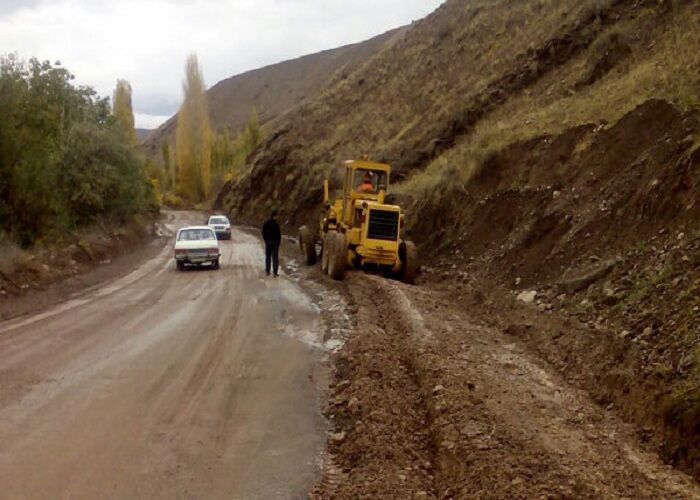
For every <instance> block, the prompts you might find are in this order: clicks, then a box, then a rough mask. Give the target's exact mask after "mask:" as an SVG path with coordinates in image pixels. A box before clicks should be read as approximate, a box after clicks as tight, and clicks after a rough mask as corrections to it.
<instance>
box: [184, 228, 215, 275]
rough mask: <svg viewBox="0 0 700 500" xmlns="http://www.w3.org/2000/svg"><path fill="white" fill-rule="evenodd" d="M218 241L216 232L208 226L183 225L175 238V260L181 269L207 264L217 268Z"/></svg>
mask: <svg viewBox="0 0 700 500" xmlns="http://www.w3.org/2000/svg"><path fill="white" fill-rule="evenodd" d="M220 257H221V252H220V251H219V242H218V240H217V239H216V233H215V232H214V230H213V229H212V228H210V227H209V226H190V227H183V228H182V229H180V230H179V231H178V232H177V237H176V238H175V262H177V268H178V269H179V270H180V271H182V270H184V269H185V266H188V265H190V266H201V265H203V264H208V265H210V266H212V267H213V268H214V269H218V268H219V258H220Z"/></svg>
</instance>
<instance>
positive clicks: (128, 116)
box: [113, 80, 136, 144]
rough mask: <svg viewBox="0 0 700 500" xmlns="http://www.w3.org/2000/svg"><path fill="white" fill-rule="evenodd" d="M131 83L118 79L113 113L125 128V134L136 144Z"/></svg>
mask: <svg viewBox="0 0 700 500" xmlns="http://www.w3.org/2000/svg"><path fill="white" fill-rule="evenodd" d="M131 94H132V92H131V85H129V82H127V81H126V80H117V88H116V89H115V90H114V109H113V113H114V116H115V117H116V119H117V122H118V123H119V125H120V126H121V127H122V129H123V130H124V134H125V136H126V137H127V138H128V139H129V140H130V141H131V142H132V143H133V144H136V129H135V128H134V109H133V107H132V104H131Z"/></svg>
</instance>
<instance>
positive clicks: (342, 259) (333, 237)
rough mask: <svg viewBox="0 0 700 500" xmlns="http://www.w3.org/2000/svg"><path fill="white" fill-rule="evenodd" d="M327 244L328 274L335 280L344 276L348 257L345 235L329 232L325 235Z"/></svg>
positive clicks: (339, 279)
mask: <svg viewBox="0 0 700 500" xmlns="http://www.w3.org/2000/svg"><path fill="white" fill-rule="evenodd" d="M326 240H327V242H328V243H329V245H328V276H330V277H331V278H332V279H334V280H336V281H341V280H342V279H343V278H344V277H345V266H346V264H347V258H348V244H347V241H346V240H345V235H344V234H341V233H335V232H331V233H328V235H327V236H326Z"/></svg>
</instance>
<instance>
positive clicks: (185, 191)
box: [175, 54, 212, 203]
mask: <svg viewBox="0 0 700 500" xmlns="http://www.w3.org/2000/svg"><path fill="white" fill-rule="evenodd" d="M205 92H206V87H205V85H204V78H203V76H202V69H201V67H200V65H199V62H198V60H197V56H196V55H195V54H192V55H190V56H189V57H188V59H187V63H186V65H185V81H184V83H183V94H184V98H183V102H182V105H181V106H180V110H179V112H178V118H177V131H176V135H175V137H176V143H175V149H176V157H177V166H178V172H177V182H178V192H179V193H180V194H181V195H182V196H184V197H185V198H187V199H188V200H189V201H191V202H194V203H199V202H202V201H204V200H205V199H206V198H207V196H208V194H209V188H210V185H211V150H212V134H211V127H210V124H209V109H208V107H207V100H206V94H205Z"/></svg>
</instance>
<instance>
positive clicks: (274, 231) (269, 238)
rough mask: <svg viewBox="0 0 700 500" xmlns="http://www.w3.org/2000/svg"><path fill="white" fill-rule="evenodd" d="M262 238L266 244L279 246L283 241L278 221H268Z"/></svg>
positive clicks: (264, 225)
mask: <svg viewBox="0 0 700 500" xmlns="http://www.w3.org/2000/svg"><path fill="white" fill-rule="evenodd" d="M262 236H263V240H265V243H277V244H279V243H280V242H281V241H282V232H281V231H280V225H279V224H278V223H277V221H276V220H274V219H268V221H267V222H265V224H263V230H262Z"/></svg>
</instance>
